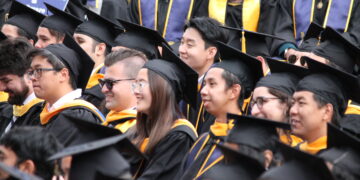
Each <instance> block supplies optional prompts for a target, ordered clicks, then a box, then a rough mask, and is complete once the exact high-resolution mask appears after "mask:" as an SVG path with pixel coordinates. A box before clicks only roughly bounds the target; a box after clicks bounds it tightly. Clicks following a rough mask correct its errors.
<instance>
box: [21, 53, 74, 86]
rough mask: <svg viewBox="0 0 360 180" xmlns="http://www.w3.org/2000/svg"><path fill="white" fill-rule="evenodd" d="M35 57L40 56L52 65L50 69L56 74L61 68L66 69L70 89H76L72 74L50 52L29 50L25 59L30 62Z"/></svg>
mask: <svg viewBox="0 0 360 180" xmlns="http://www.w3.org/2000/svg"><path fill="white" fill-rule="evenodd" d="M36 56H40V57H42V58H46V61H47V62H48V63H50V64H51V65H52V67H53V68H54V69H56V71H57V72H59V71H60V70H62V69H63V68H66V69H68V71H69V76H70V82H69V84H70V85H71V87H72V88H73V89H76V87H77V85H76V81H75V76H74V74H73V73H72V72H71V70H70V69H69V68H68V67H67V66H66V65H65V64H64V63H63V62H62V61H61V60H60V59H59V58H58V57H57V56H56V55H54V54H53V53H51V52H50V51H48V50H46V49H39V48H36V49H33V50H31V51H30V52H29V53H28V55H27V56H26V59H28V61H30V62H31V61H32V59H33V58H34V57H36Z"/></svg>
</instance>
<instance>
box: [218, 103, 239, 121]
mask: <svg viewBox="0 0 360 180" xmlns="http://www.w3.org/2000/svg"><path fill="white" fill-rule="evenodd" d="M224 109H225V111H223V112H221V113H219V114H218V115H216V116H215V118H216V119H215V121H216V122H219V123H227V121H228V119H227V113H231V114H241V111H240V109H239V108H238V107H234V106H232V107H228V108H224Z"/></svg>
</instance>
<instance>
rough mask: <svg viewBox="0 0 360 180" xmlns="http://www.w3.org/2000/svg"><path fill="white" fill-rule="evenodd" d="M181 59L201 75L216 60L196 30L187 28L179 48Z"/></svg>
mask: <svg viewBox="0 0 360 180" xmlns="http://www.w3.org/2000/svg"><path fill="white" fill-rule="evenodd" d="M179 53H180V58H181V60H183V61H184V62H185V63H186V64H187V65H189V66H190V67H191V68H193V69H194V70H195V71H196V72H197V73H198V74H199V75H203V74H204V73H205V72H206V71H207V70H208V69H207V68H208V67H209V66H210V65H211V64H212V63H213V61H214V59H213V57H211V56H210V54H209V48H208V49H206V48H205V41H204V40H203V39H202V37H201V34H200V33H199V31H198V30H196V29H195V28H187V29H186V30H185V32H184V34H183V36H182V38H181V43H180V46H179Z"/></svg>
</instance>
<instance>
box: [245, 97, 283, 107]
mask: <svg viewBox="0 0 360 180" xmlns="http://www.w3.org/2000/svg"><path fill="white" fill-rule="evenodd" d="M271 99H280V98H277V97H257V98H256V99H252V100H251V101H250V107H251V108H252V107H254V105H255V104H256V105H257V106H258V108H259V109H261V108H262V107H263V105H264V103H267V102H269V100H271Z"/></svg>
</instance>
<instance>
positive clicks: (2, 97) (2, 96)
mask: <svg viewBox="0 0 360 180" xmlns="http://www.w3.org/2000/svg"><path fill="white" fill-rule="evenodd" d="M8 98H9V94H8V93H6V92H4V91H0V102H7V101H8Z"/></svg>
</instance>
